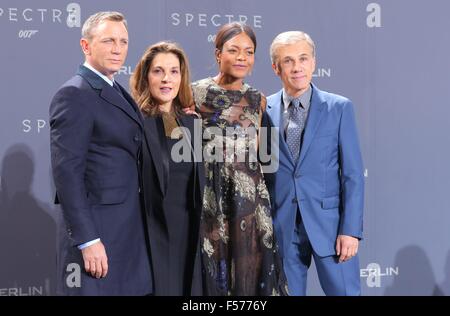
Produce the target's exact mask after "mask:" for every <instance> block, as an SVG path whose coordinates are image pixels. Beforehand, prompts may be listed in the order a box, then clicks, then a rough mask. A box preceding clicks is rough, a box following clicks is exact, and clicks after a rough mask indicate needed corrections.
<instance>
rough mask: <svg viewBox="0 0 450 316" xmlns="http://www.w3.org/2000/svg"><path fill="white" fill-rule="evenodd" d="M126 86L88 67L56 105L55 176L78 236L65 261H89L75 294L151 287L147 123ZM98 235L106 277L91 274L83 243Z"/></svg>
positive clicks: (53, 106)
mask: <svg viewBox="0 0 450 316" xmlns="http://www.w3.org/2000/svg"><path fill="white" fill-rule="evenodd" d="M121 90H122V94H123V96H121V95H120V94H119V93H118V92H117V91H116V90H115V89H114V88H113V87H111V86H110V85H109V84H108V83H106V82H105V81H104V80H103V79H102V78H100V77H99V76H98V75H97V74H95V73H94V72H92V71H91V70H89V69H88V68H86V67H84V66H80V68H79V71H78V74H77V75H76V76H74V77H73V78H72V79H70V80H69V81H67V82H66V83H65V84H64V85H63V86H62V87H61V88H60V89H59V90H58V92H57V93H56V95H55V96H54V98H53V100H52V102H51V105H50V146H51V160H52V171H53V178H54V181H55V186H56V191H57V196H58V199H59V201H60V203H61V205H62V209H63V214H64V219H65V222H66V226H67V230H68V234H69V237H70V239H71V242H72V245H71V247H69V249H67V250H66V253H65V256H64V257H65V258H64V259H63V260H64V261H63V262H64V268H65V267H66V266H67V264H69V263H77V264H79V265H80V267H81V284H80V285H81V287H77V286H74V287H70V286H65V289H66V290H67V291H66V293H67V294H76V295H145V294H148V293H151V289H152V279H151V267H150V261H149V250H148V244H147V242H146V238H145V236H146V232H145V230H146V227H145V225H144V221H143V210H142V208H141V201H140V193H139V191H140V180H139V178H140V177H139V174H140V168H141V167H140V161H141V158H140V151H141V147H142V141H143V139H144V137H143V123H142V117H141V115H140V113H139V111H138V108H137V106H136V104H135V102H134V101H133V100H132V98H131V97H130V96H129V94H128V93H127V92H126V91H125V90H124V89H123V88H122V87H121ZM96 238H101V241H102V242H103V244H104V245H105V248H106V254H107V256H108V265H109V271H108V274H107V276H106V277H105V278H102V279H95V278H93V277H91V276H90V275H88V274H86V272H85V271H84V264H83V261H82V256H81V251H80V250H78V249H77V247H76V246H77V245H80V244H83V243H85V242H87V241H90V240H94V239H96ZM70 272H72V271H71V270H69V271H67V274H66V275H65V277H67V276H70V275H69V274H70ZM72 276H73V275H72ZM63 282H65V280H63Z"/></svg>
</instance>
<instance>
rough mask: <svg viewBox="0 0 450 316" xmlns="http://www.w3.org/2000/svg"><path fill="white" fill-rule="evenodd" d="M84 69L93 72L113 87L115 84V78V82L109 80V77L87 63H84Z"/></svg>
mask: <svg viewBox="0 0 450 316" xmlns="http://www.w3.org/2000/svg"><path fill="white" fill-rule="evenodd" d="M83 66H84V67H86V68H88V69H90V70H92V71H93V72H94V73H95V74H97V75H98V76H99V77H100V78H102V79H103V80H105V81H106V82H107V83H108V84H109V85H110V86H111V87H112V86H113V84H114V78H113V80H111V79H109V78H108V77H106V76H105V75H104V74H102V73H101V72H100V71H98V70H97V69H95V68H94V67H92V66H91V65H90V64H89V63H88V62H87V61H85V62H84V64H83Z"/></svg>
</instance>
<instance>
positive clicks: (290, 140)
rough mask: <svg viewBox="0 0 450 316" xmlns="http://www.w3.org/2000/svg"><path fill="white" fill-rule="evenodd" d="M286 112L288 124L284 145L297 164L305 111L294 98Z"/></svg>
mask: <svg viewBox="0 0 450 316" xmlns="http://www.w3.org/2000/svg"><path fill="white" fill-rule="evenodd" d="M288 112H289V122H288V126H287V129H286V143H287V144H288V147H289V150H290V151H291V154H292V157H293V158H294V162H295V163H297V160H298V157H299V155H300V146H301V142H302V132H303V129H304V128H305V116H306V111H305V110H304V109H303V108H302V107H301V103H300V99H298V98H296V99H293V100H292V101H291V104H290V106H289V108H288Z"/></svg>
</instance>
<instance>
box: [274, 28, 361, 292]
mask: <svg viewBox="0 0 450 316" xmlns="http://www.w3.org/2000/svg"><path fill="white" fill-rule="evenodd" d="M270 53H271V59H272V67H273V69H274V71H275V73H276V74H277V75H278V76H279V77H280V79H281V81H282V84H283V89H282V90H280V91H279V92H277V93H276V94H274V95H271V96H270V97H268V98H267V115H268V122H269V123H268V124H269V125H271V126H272V127H277V128H278V131H279V133H280V134H279V144H278V145H279V146H278V148H275V147H274V146H272V155H273V154H275V155H277V156H278V158H277V159H279V161H278V163H279V168H278V170H277V171H276V172H274V173H271V174H270V173H269V174H266V181H267V184H268V188H269V191H270V196H271V201H272V206H273V210H274V227H275V233H276V237H277V241H278V243H279V247H280V252H281V254H282V257H283V265H284V269H285V272H286V275H287V278H288V286H289V290H290V294H291V295H306V277H307V270H308V268H309V266H310V264H311V258H312V257H313V258H314V262H315V264H316V267H317V272H318V276H319V280H320V284H321V286H322V289H323V290H324V292H325V294H326V295H360V282H359V262H358V255H357V252H358V244H359V240H360V239H361V238H362V229H363V199H364V175H363V164H362V158H361V153H360V148H359V143H358V136H357V127H356V123H355V117H354V113H353V104H352V103H351V101H350V100H348V99H347V98H344V97H342V96H339V95H336V94H331V93H328V92H325V91H321V90H319V89H318V88H317V87H316V86H314V85H313V84H312V83H311V79H312V75H313V72H314V69H315V45H314V42H313V41H312V39H311V38H310V37H309V36H308V34H306V33H304V32H299V31H292V32H285V33H281V34H279V35H278V36H277V37H276V38H275V39H274V41H273V43H272V45H271V47H270Z"/></svg>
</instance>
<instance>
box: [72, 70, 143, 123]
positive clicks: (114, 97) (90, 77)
mask: <svg viewBox="0 0 450 316" xmlns="http://www.w3.org/2000/svg"><path fill="white" fill-rule="evenodd" d="M78 74H79V75H80V76H82V77H83V78H84V79H86V81H87V82H89V84H90V85H91V87H92V88H94V89H96V90H100V93H99V95H100V97H101V98H102V99H103V100H105V101H106V102H108V103H110V104H112V105H114V106H116V107H118V108H119V109H121V110H122V111H124V112H125V113H126V114H127V115H128V116H129V117H130V118H132V119H133V120H134V121H136V123H138V124H139V125H140V126H141V127H142V118H141V117H140V113H139V111H137V105H136V103H135V102H134V101H133V100H132V98H131V97H130V95H129V94H128V93H127V92H126V91H125V89H123V88H122V87H121V86H120V85H119V87H120V89H121V90H122V93H123V95H124V97H125V99H124V98H123V97H122V96H120V95H119V94H118V93H117V91H115V90H114V88H113V87H111V86H110V85H109V84H108V83H107V82H105V80H103V79H102V78H100V77H99V76H98V75H97V74H95V73H94V72H93V71H91V70H90V69H88V68H86V67H84V66H80V68H79V70H78ZM128 103H129V104H128ZM130 105H131V106H130ZM133 109H134V110H133Z"/></svg>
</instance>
